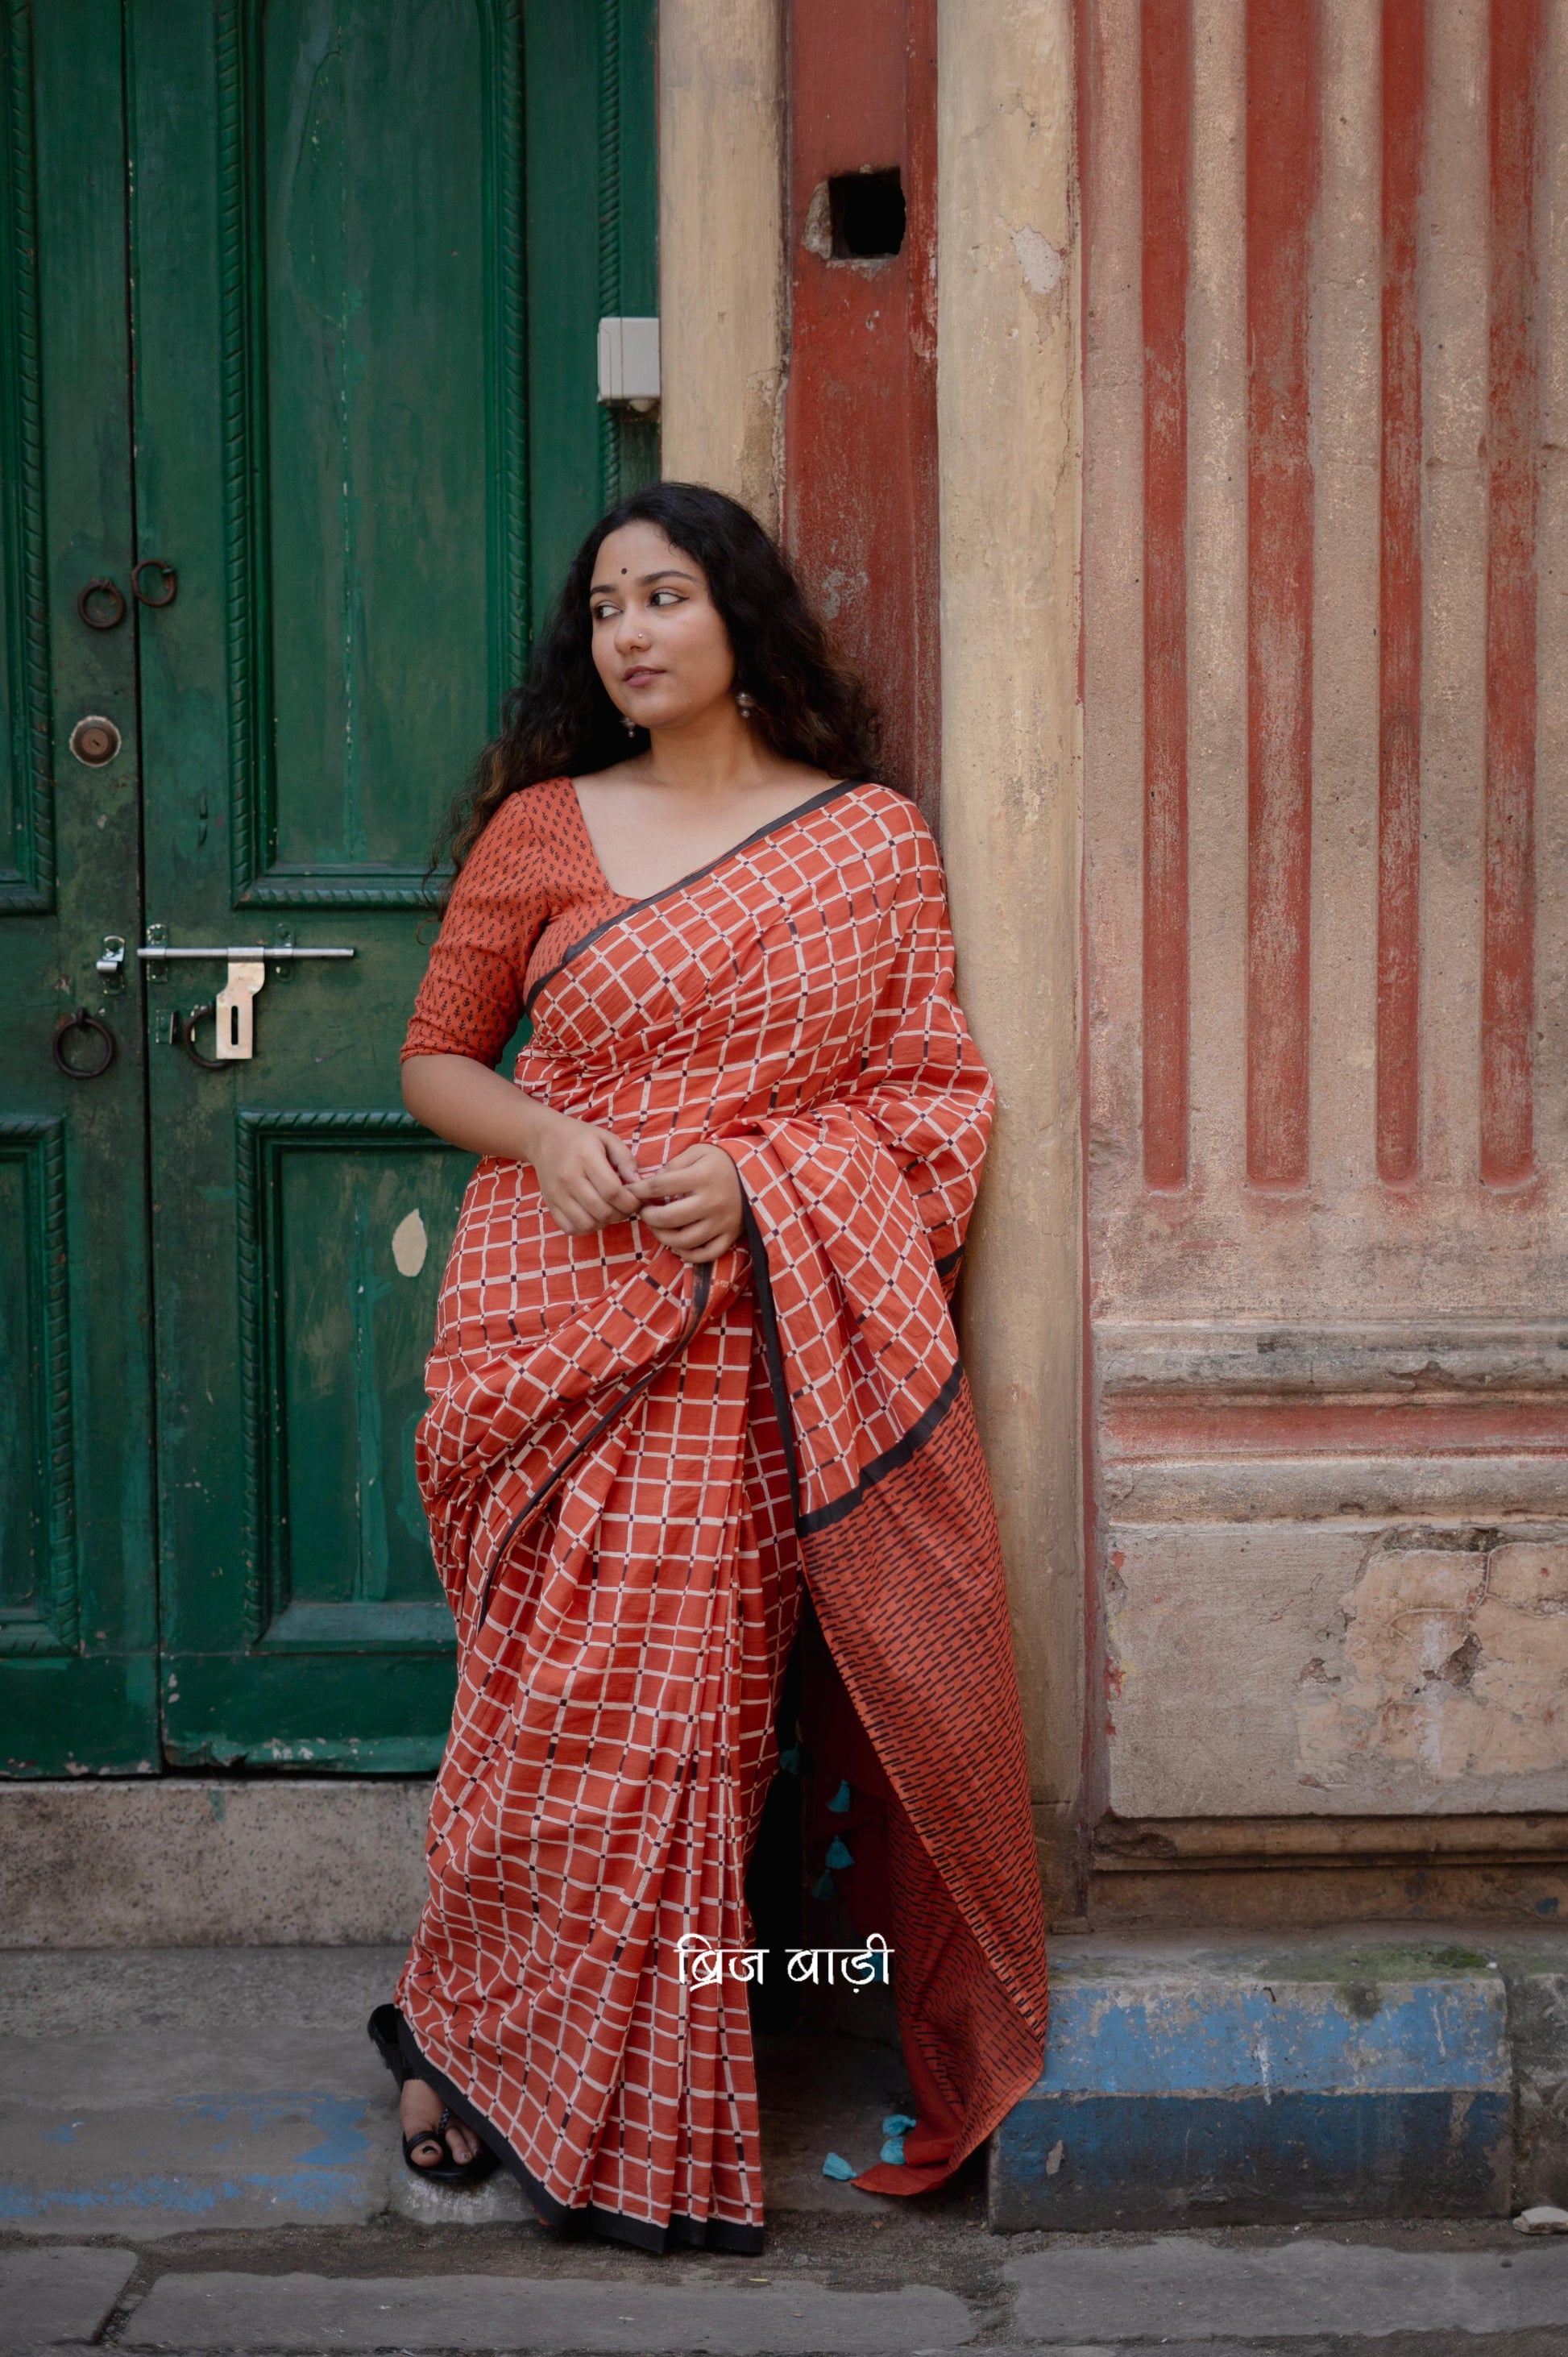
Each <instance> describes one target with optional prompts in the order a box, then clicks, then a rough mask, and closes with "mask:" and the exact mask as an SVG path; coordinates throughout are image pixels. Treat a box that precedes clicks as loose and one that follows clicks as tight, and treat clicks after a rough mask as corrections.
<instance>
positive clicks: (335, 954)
mask: <svg viewBox="0 0 1568 2357" xmlns="http://www.w3.org/2000/svg"><path fill="white" fill-rule="evenodd" d="M164 931H165V929H164V927H163V926H162V925H149V926H148V927H147V936H148V938H147V942H146V944H145V947H144V948H142V949H139V950H138V951H137V952H136V955H137V956H138V957H139V958H141V959H143V960H145V962H146V963H148V964H150V965H151V966H152V967H153V970H154V974H155V975H156V972H157V969H158V967H159V966H161V965H164V964H166V963H167V961H169V960H170V959H172V958H222V959H224V960H225V961H226V963H227V964H228V968H229V972H228V974H227V976H226V977H225V980H224V984H223V987H222V989H221V990H220V992H219V994H218V996H217V997H216V998H215V999H213V1000H212V1001H211V1002H210V1007H207V1006H199V1007H197V1008H196V1009H195V1011H194V1012H193V1013H192V1014H190V1015H189V1016H188V1017H187V1018H186V1022H185V1034H186V1044H187V1046H188V1048H189V1049H190V1053H191V1056H192V1058H193V1060H195V1061H196V1062H197V1063H199V1064H203V1065H206V1066H208V1067H209V1069H213V1068H216V1067H217V1066H218V1065H220V1064H244V1063H249V1062H250V1060H251V1059H252V1057H253V1056H254V1054H255V1052H256V1048H255V998H256V993H257V991H258V990H260V989H261V988H262V986H263V984H264V983H265V981H266V978H267V966H268V964H269V963H272V964H279V965H285V966H286V965H289V964H292V963H293V962H294V960H295V959H296V958H351V957H353V956H354V955H355V954H356V952H354V951H353V950H351V949H339V948H337V947H334V948H330V949H328V948H320V949H317V947H315V946H314V945H313V944H312V945H309V946H306V947H305V948H303V949H302V948H301V947H300V946H299V945H298V944H297V943H296V942H276V943H274V945H273V946H272V947H270V948H269V947H267V946H266V945H265V944H264V943H263V942H243V943H242V944H241V945H240V946H239V947H237V948H235V947H226V948H217V947H209V948H201V949H183V948H182V949H175V948H173V947H172V946H171V945H170V943H169V942H166V941H165V940H164V939H163V933H164ZM209 1011H210V1013H211V1015H212V1017H213V1020H214V1023H215V1025H216V1028H217V1033H218V1038H217V1042H216V1053H215V1054H214V1055H212V1056H203V1055H201V1054H200V1053H199V1051H198V1049H197V1048H196V1046H195V1044H194V1041H193V1040H192V1039H191V1034H192V1032H193V1031H194V1030H195V1028H196V1023H197V1019H198V1017H200V1016H203V1015H205V1014H207V1013H208V1012H209Z"/></svg>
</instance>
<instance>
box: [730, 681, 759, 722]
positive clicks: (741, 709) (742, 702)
mask: <svg viewBox="0 0 1568 2357" xmlns="http://www.w3.org/2000/svg"><path fill="white" fill-rule="evenodd" d="M735 708H736V711H737V712H738V713H739V715H740V716H741V718H742V719H743V720H749V719H750V718H751V716H752V714H753V713H754V712H755V711H756V709H757V698H756V696H755V695H748V694H746V689H745V688H744V687H743V688H742V689H741V691H740V694H738V695H737V696H736V700H735Z"/></svg>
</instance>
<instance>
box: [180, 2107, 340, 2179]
mask: <svg viewBox="0 0 1568 2357" xmlns="http://www.w3.org/2000/svg"><path fill="white" fill-rule="evenodd" d="M172 2108H173V2109H174V2110H175V2111H176V2113H177V2115H178V2116H179V2118H180V2120H181V2122H182V2124H183V2123H187V2122H195V2121H199V2120H205V2121H211V2122H213V2123H214V2124H215V2125H218V2126H229V2125H232V2126H233V2127H234V2128H235V2129H236V2130H237V2131H238V2132H239V2134H241V2135H242V2136H256V2135H259V2134H260V2133H261V2131H262V2130H263V2128H269V2127H276V2126H283V2125H286V2124H287V2123H289V2122H291V2121H294V2120H297V2121H299V2122H300V2123H301V2125H302V2126H304V2127H306V2130H307V2131H309V2132H311V2133H314V2134H315V2135H317V2136H319V2137H320V2139H321V2141H320V2142H319V2143H318V2144H317V2145H316V2146H314V2147H312V2149H311V2150H310V2151H309V2152H302V2153H301V2154H300V2156H299V2158H300V2160H301V2162H302V2163H314V2164H315V2165H316V2166H317V2167H319V2168H323V2169H333V2168H342V2167H344V2166H345V2165H349V2164H351V2163H353V2162H355V2161H359V2160H363V2159H364V2158H365V2155H366V2154H367V2153H368V2152H369V2150H370V2148H371V2145H370V2138H369V2136H367V2135H366V2133H365V2130H364V2127H363V2126H362V2123H363V2120H364V2117H365V2110H366V2105H365V2100H364V2097H363V2096H362V2095H194V2096H190V2097H188V2098H187V2099H186V2100H184V2101H182V2102H177V2103H176V2104H174V2105H173V2106H172ZM233 2142H234V2138H233V2136H225V2137H224V2138H222V2140H221V2141H220V2142H215V2143H214V2144H213V2145H212V2146H211V2147H210V2148H211V2149H212V2150H213V2151H217V2152H226V2151H228V2150H229V2148H230V2147H231V2145H232V2144H233Z"/></svg>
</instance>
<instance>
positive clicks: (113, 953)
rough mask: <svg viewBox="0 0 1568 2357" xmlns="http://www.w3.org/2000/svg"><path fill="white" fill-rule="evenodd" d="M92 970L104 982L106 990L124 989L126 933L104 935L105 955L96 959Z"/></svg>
mask: <svg viewBox="0 0 1568 2357" xmlns="http://www.w3.org/2000/svg"><path fill="white" fill-rule="evenodd" d="M92 970H93V972H94V973H95V974H97V975H98V977H99V979H100V980H101V981H102V985H103V987H104V989H105V990H124V987H125V936H124V933H105V934H104V936H103V954H102V957H99V958H96V959H94V961H93V968H92Z"/></svg>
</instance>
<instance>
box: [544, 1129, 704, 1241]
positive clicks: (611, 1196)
mask: <svg viewBox="0 0 1568 2357" xmlns="http://www.w3.org/2000/svg"><path fill="white" fill-rule="evenodd" d="M531 1111H532V1115H533V1121H532V1135H531V1136H530V1139H529V1144H528V1155H527V1159H528V1160H529V1161H530V1162H532V1165H533V1168H534V1172H535V1175H536V1176H537V1178H538V1180H539V1191H540V1193H541V1194H542V1196H543V1198H544V1200H545V1202H546V1203H547V1204H548V1205H549V1207H550V1211H551V1213H552V1215H553V1219H554V1222H555V1224H556V1226H557V1227H558V1228H564V1230H565V1232H566V1233H567V1235H569V1236H586V1235H591V1234H592V1233H593V1232H594V1230H595V1229H596V1228H607V1227H610V1226H611V1225H613V1223H614V1222H616V1221H617V1220H630V1219H634V1218H635V1217H636V1216H637V1213H638V1211H639V1210H640V1208H641V1198H640V1197H639V1195H637V1194H636V1193H634V1191H633V1188H632V1181H633V1180H635V1179H636V1178H637V1164H636V1162H635V1161H634V1160H633V1159H632V1157H631V1155H630V1153H629V1152H628V1149H627V1147H626V1146H623V1145H622V1144H621V1142H620V1139H619V1138H618V1136H617V1135H616V1134H615V1132H614V1131H613V1130H610V1129H595V1128H594V1127H592V1126H591V1125H590V1124H589V1123H587V1122H585V1121H573V1120H572V1119H571V1117H570V1115H569V1114H564V1113H551V1112H549V1111H548V1110H547V1109H546V1108H545V1107H544V1106H542V1105H538V1104H536V1105H533V1106H532V1107H531ZM725 1158H726V1160H727V1158H728V1157H725ZM730 1168H731V1172H732V1175H733V1172H734V1168H735V1166H734V1164H733V1163H732V1164H731V1165H730ZM738 1183H739V1182H738V1181H737V1182H736V1184H737V1188H738Z"/></svg>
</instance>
